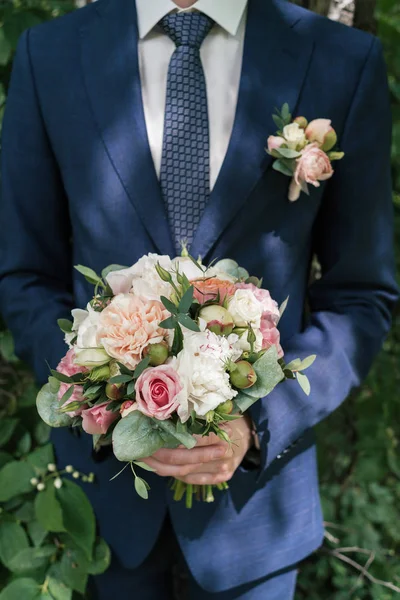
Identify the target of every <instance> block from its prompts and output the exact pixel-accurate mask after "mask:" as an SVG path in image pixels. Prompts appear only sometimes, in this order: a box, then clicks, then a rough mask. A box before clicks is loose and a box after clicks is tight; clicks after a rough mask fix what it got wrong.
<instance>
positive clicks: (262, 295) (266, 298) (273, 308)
mask: <svg viewBox="0 0 400 600" xmlns="http://www.w3.org/2000/svg"><path fill="white" fill-rule="evenodd" d="M236 289H239V290H245V289H247V290H251V291H252V292H253V294H254V296H255V297H256V299H257V300H258V301H259V302H260V304H261V306H262V310H263V314H262V317H261V318H262V319H264V318H270V319H271V320H272V321H273V322H274V324H275V325H277V324H278V321H279V319H280V314H279V307H278V304H277V302H275V300H273V299H272V298H271V294H270V293H269V291H268V290H264V289H263V288H258V287H257V286H256V285H254V284H253V283H237V284H236Z"/></svg>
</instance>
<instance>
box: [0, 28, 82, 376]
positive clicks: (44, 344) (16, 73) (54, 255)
mask: <svg viewBox="0 0 400 600" xmlns="http://www.w3.org/2000/svg"><path fill="white" fill-rule="evenodd" d="M1 186H2V194H1V201H0V229H1V236H0V312H1V314H2V317H3V319H4V320H5V322H6V325H7V326H8V327H9V328H10V330H11V332H12V333H13V335H14V339H15V346H16V353H17V354H18V356H19V357H20V358H22V359H23V360H25V361H26V362H27V363H28V364H30V365H31V366H32V367H33V369H34V371H35V374H36V377H37V380H38V381H39V382H40V383H43V382H44V381H45V380H46V379H47V376H48V367H47V365H46V360H47V361H48V362H49V363H50V364H51V365H52V366H54V365H56V364H57V362H58V360H59V359H60V358H61V356H62V355H63V354H65V352H66V346H65V344H64V342H63V336H62V334H61V332H60V331H59V329H58V326H57V323H56V321H57V319H59V318H62V317H67V316H68V315H69V312H70V310H71V308H72V302H73V297H72V293H71V288H72V270H71V260H72V259H71V245H70V238H71V231H70V229H71V228H70V222H69V216H68V205H67V200H66V196H65V192H64V189H63V185H62V181H61V177H60V173H59V170H58V167H57V164H56V161H55V157H54V154H53V152H52V148H51V144H50V140H49V138H48V136H47V133H46V130H45V126H44V121H43V118H42V114H41V111H40V104H39V101H38V95H37V90H36V89H35V80H34V73H33V68H32V64H31V59H30V53H29V30H28V31H27V32H25V33H24V34H23V35H22V36H21V38H20V41H19V44H18V48H17V53H16V56H15V60H14V66H13V71H12V77H11V83H10V88H9V94H8V99H7V106H6V111H5V117H4V122H3V129H2V181H1Z"/></svg>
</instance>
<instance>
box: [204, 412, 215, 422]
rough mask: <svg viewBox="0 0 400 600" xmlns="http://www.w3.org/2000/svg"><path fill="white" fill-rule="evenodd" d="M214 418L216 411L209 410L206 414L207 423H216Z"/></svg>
mask: <svg viewBox="0 0 400 600" xmlns="http://www.w3.org/2000/svg"><path fill="white" fill-rule="evenodd" d="M214 416H215V411H213V410H209V411H208V413H207V414H206V421H207V423H212V422H213V421H214Z"/></svg>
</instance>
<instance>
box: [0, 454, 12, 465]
mask: <svg viewBox="0 0 400 600" xmlns="http://www.w3.org/2000/svg"><path fill="white" fill-rule="evenodd" d="M12 460H13V457H12V455H11V454H9V453H8V452H0V469H1V468H2V467H4V465H6V464H7V463H9V462H11V461H12Z"/></svg>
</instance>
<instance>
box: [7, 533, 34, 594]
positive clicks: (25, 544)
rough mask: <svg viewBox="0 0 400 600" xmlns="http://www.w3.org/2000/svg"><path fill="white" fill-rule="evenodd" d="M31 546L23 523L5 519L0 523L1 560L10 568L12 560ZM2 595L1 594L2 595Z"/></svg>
mask: <svg viewBox="0 0 400 600" xmlns="http://www.w3.org/2000/svg"><path fill="white" fill-rule="evenodd" d="M26 548H29V540H28V536H27V535H26V533H25V530H24V528H23V527H22V526H21V525H18V524H17V523H15V522H13V521H3V522H1V523H0V560H1V562H2V563H3V564H4V565H5V566H6V567H7V568H9V564H10V562H11V560H12V559H13V558H14V556H16V555H17V554H19V553H20V552H22V550H26ZM0 597H1V596H0Z"/></svg>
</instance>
